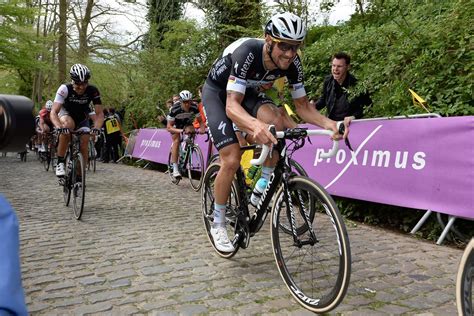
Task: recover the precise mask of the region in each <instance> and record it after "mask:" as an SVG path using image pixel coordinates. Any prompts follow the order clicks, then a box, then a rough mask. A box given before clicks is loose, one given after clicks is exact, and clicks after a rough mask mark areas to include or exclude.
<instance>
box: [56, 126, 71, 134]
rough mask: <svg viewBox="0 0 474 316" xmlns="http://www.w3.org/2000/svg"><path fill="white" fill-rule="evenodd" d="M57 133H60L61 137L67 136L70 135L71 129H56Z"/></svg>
mask: <svg viewBox="0 0 474 316" xmlns="http://www.w3.org/2000/svg"><path fill="white" fill-rule="evenodd" d="M55 130H56V133H58V134H59V135H61V134H64V135H67V134H69V128H66V127H56V129H55Z"/></svg>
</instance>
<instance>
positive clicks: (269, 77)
mask: <svg viewBox="0 0 474 316" xmlns="http://www.w3.org/2000/svg"><path fill="white" fill-rule="evenodd" d="M265 79H266V80H275V79H276V76H275V75H269V76H266V77H265Z"/></svg>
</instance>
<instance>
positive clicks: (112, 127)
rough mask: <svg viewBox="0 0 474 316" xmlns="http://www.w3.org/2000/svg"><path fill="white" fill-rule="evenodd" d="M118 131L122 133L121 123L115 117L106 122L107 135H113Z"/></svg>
mask: <svg viewBox="0 0 474 316" xmlns="http://www.w3.org/2000/svg"><path fill="white" fill-rule="evenodd" d="M118 131H120V123H119V122H118V120H117V119H116V118H115V117H113V118H111V119H107V120H106V121H105V132H106V133H107V134H112V133H115V132H118Z"/></svg>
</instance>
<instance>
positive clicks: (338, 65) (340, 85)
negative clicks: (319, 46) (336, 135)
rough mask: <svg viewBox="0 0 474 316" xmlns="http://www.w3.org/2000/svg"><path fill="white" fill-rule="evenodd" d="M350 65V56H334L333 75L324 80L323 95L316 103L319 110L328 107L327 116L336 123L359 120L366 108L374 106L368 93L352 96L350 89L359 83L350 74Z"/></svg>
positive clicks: (342, 53) (343, 54)
mask: <svg viewBox="0 0 474 316" xmlns="http://www.w3.org/2000/svg"><path fill="white" fill-rule="evenodd" d="M350 65H351V57H350V56H349V55H348V54H346V53H344V52H339V53H337V54H334V56H333V57H332V65H331V75H329V76H327V77H326V78H325V79H324V85H323V92H322V95H321V97H320V98H319V99H318V100H317V101H316V102H315V103H316V104H315V105H316V108H317V109H318V110H321V109H323V108H324V107H326V108H327V116H328V117H329V118H330V119H332V120H334V121H342V120H344V119H346V120H349V122H350V121H351V120H353V119H359V118H361V117H362V116H363V115H364V107H365V106H370V105H371V104H372V100H371V99H370V96H369V94H368V93H362V94H359V95H357V96H351V95H350V92H349V91H350V88H353V87H355V85H356V83H357V79H356V78H355V77H354V76H353V75H352V74H350V73H349V70H350ZM312 102H313V103H314V101H312Z"/></svg>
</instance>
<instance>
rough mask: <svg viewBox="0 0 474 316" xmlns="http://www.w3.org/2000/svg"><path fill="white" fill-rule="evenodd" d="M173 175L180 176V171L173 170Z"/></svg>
mask: <svg viewBox="0 0 474 316" xmlns="http://www.w3.org/2000/svg"><path fill="white" fill-rule="evenodd" d="M173 177H175V178H181V173H180V172H179V171H178V170H174V171H173Z"/></svg>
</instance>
